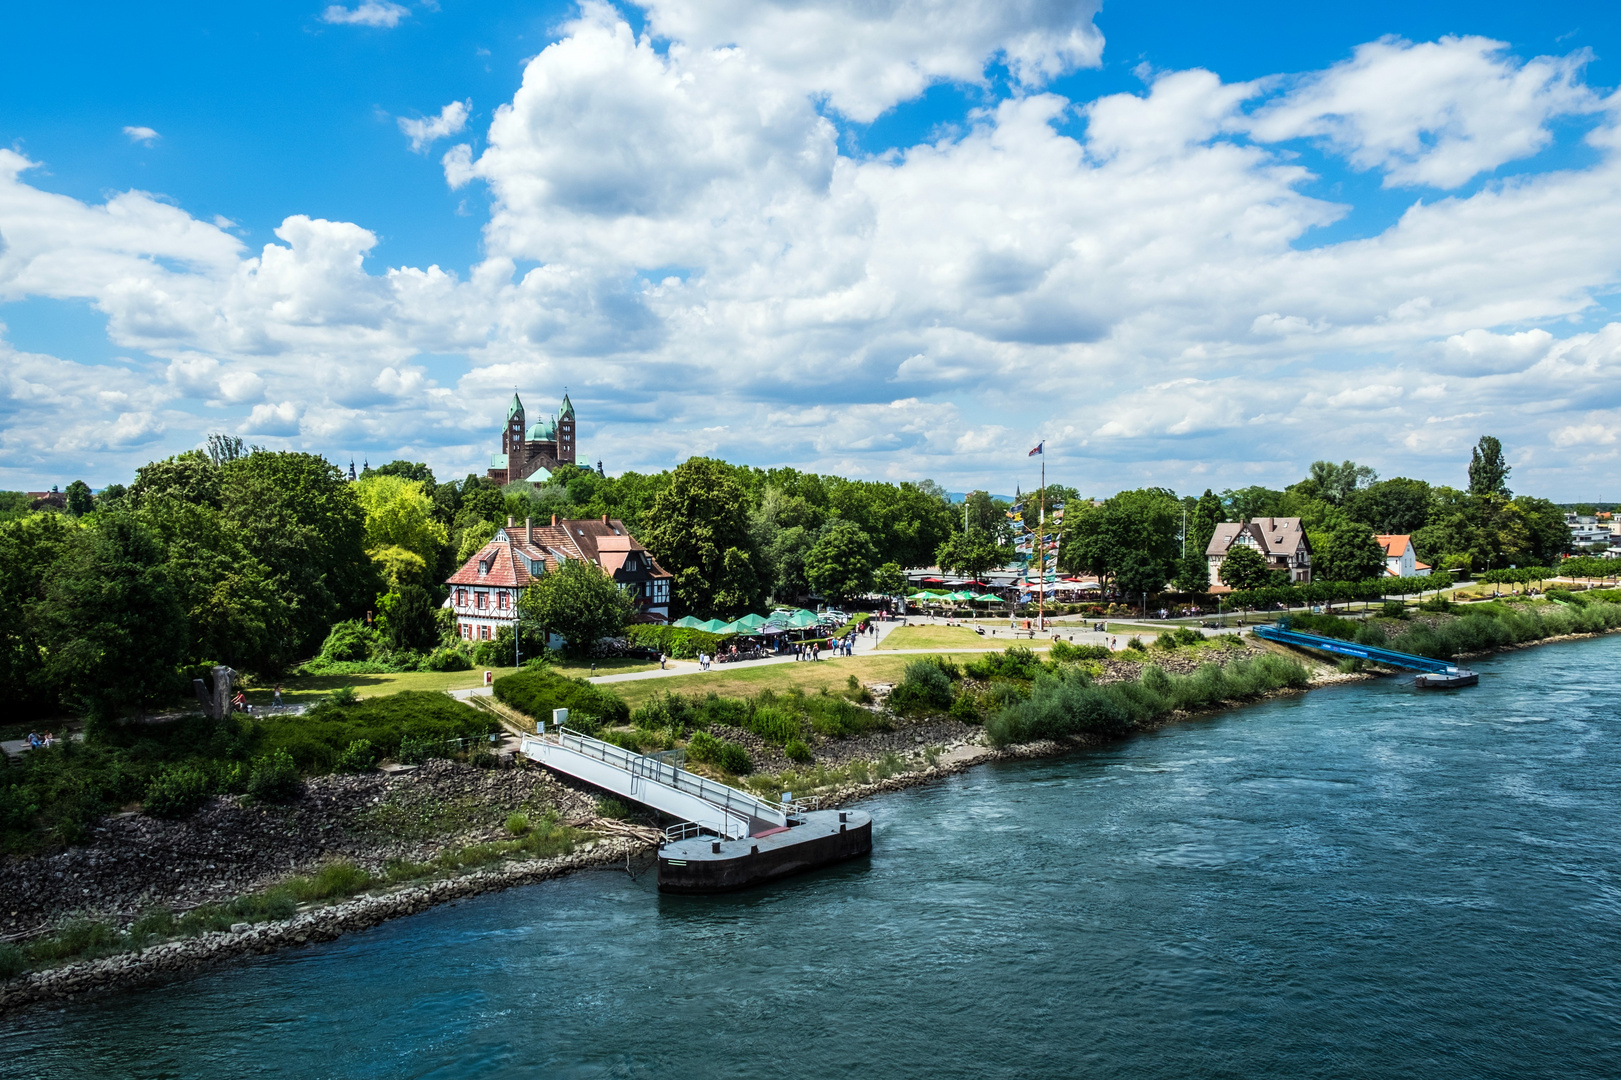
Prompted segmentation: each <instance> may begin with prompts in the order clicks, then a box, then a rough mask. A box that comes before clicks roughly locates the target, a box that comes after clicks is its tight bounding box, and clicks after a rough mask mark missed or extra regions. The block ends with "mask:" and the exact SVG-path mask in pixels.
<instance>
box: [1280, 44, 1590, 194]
mask: <svg viewBox="0 0 1621 1080" xmlns="http://www.w3.org/2000/svg"><path fill="white" fill-rule="evenodd" d="M1590 59H1591V57H1590V55H1589V54H1588V53H1587V52H1586V51H1585V50H1584V51H1581V52H1577V53H1573V54H1571V55H1569V56H1563V57H1551V56H1539V57H1537V58H1536V59H1534V60H1530V61H1528V62H1525V63H1521V62H1519V61H1518V60H1517V59H1515V58H1514V57H1513V56H1511V55H1510V54H1509V53H1508V46H1507V45H1506V44H1505V43H1503V42H1501V41H1492V40H1490V39H1488V38H1483V37H1444V38H1442V39H1441V40H1439V41H1433V42H1420V43H1418V44H1414V43H1412V42H1409V41H1403V40H1400V39H1398V38H1385V39H1382V40H1380V41H1376V42H1370V43H1368V44H1366V45H1361V46H1359V47H1358V48H1357V49H1356V52H1355V54H1354V55H1353V56H1352V58H1351V59H1349V60H1346V61H1344V62H1343V63H1339V64H1335V65H1334V66H1333V67H1331V68H1329V69H1328V70H1327V71H1322V72H1317V73H1314V74H1311V75H1307V76H1304V77H1302V78H1300V79H1298V80H1297V81H1296V85H1295V86H1294V87H1293V89H1292V90H1291V91H1290V92H1289V93H1288V94H1286V95H1285V96H1283V97H1282V98H1280V99H1279V100H1277V101H1274V102H1272V103H1270V104H1268V105H1267V106H1266V107H1264V108H1262V109H1261V110H1260V111H1259V112H1258V113H1257V114H1256V115H1255V117H1254V124H1253V126H1252V128H1251V130H1252V131H1253V133H1254V134H1255V136H1256V137H1257V138H1259V139H1264V140H1267V141H1278V140H1283V139H1293V138H1301V137H1320V138H1323V139H1325V140H1327V141H1328V142H1329V143H1330V144H1331V145H1332V146H1333V147H1334V149H1335V150H1336V151H1338V152H1340V153H1343V154H1345V155H1346V156H1347V157H1348V158H1349V159H1350V161H1351V163H1352V164H1354V165H1355V166H1357V167H1358V168H1361V169H1378V170H1381V171H1383V172H1384V174H1385V179H1384V183H1385V186H1387V187H1395V186H1409V185H1415V184H1426V185H1430V186H1432V187H1439V188H1452V187H1457V186H1458V185H1460V184H1463V183H1465V182H1467V181H1468V180H1469V179H1471V178H1472V177H1474V176H1477V175H1479V174H1480V173H1482V172H1489V171H1491V170H1492V169H1495V168H1496V167H1498V166H1499V165H1502V164H1504V163H1506V162H1509V161H1515V160H1518V159H1519V158H1524V157H1529V156H1530V155H1532V154H1535V153H1536V152H1538V151H1539V150H1541V149H1543V148H1544V147H1546V146H1547V145H1548V144H1549V143H1550V142H1552V141H1553V133H1552V132H1551V131H1550V130H1549V128H1548V124H1549V122H1550V121H1551V120H1554V119H1555V118H1558V117H1561V116H1569V115H1572V114H1577V113H1589V112H1595V111H1597V110H1598V109H1599V108H1601V107H1602V103H1601V101H1600V99H1599V97H1598V95H1597V94H1595V93H1594V92H1593V91H1592V90H1591V89H1589V88H1588V87H1586V86H1584V85H1582V83H1581V81H1580V79H1581V71H1582V68H1583V66H1584V65H1586V64H1587V62H1588V61H1589V60H1590Z"/></svg>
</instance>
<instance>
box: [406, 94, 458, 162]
mask: <svg viewBox="0 0 1621 1080" xmlns="http://www.w3.org/2000/svg"><path fill="white" fill-rule="evenodd" d="M472 108H473V101H472V99H471V98H469V99H468V100H466V101H452V102H451V103H450V104H449V105H446V106H445V107H444V108H443V109H440V110H439V115H438V116H428V117H423V118H422V119H416V120H413V119H411V118H410V117H405V116H402V117H400V118H399V125H400V130H401V131H402V132H404V133H405V134H406V135H407V136H408V137H409V138H410V140H411V149H412V150H413V151H414V152H416V153H421V152H423V151H424V150H426V149H427V148H428V144H429V143H432V142H434V141H435V140H436V139H443V138H446V137H448V136H451V135H456V134H459V133H460V132H461V130H462V129H463V128H465V127H466V126H467V114H468V112H469V111H471V109H472Z"/></svg>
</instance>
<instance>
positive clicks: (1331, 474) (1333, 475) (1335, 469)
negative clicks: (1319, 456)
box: [1296, 461, 1379, 506]
mask: <svg viewBox="0 0 1621 1080" xmlns="http://www.w3.org/2000/svg"><path fill="white" fill-rule="evenodd" d="M1377 479H1379V474H1378V473H1376V472H1374V471H1373V470H1372V469H1370V468H1368V467H1367V466H1366V465H1358V464H1357V463H1356V462H1354V461H1346V462H1342V463H1340V464H1338V465H1336V464H1334V463H1333V462H1332V461H1314V462H1312V463H1311V469H1310V470H1309V471H1308V472H1307V473H1306V479H1305V481H1304V482H1303V483H1301V484H1297V485H1296V487H1297V488H1299V489H1301V493H1302V494H1304V495H1307V496H1309V497H1312V498H1318V499H1322V500H1323V501H1324V502H1327V503H1329V504H1330V505H1333V506H1343V505H1344V504H1345V502H1346V500H1348V499H1350V498H1351V496H1353V495H1354V494H1356V492H1357V490H1358V489H1359V488H1365V487H1367V486H1368V485H1369V484H1371V483H1373V482H1374V481H1375V480H1377Z"/></svg>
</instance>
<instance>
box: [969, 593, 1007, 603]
mask: <svg viewBox="0 0 1621 1080" xmlns="http://www.w3.org/2000/svg"><path fill="white" fill-rule="evenodd" d="M975 599H978V600H983V601H985V602H986V603H988V604H1000V603H1001V602H1002V598H1001V597H1000V596H997V595H996V594H995V593H981V594H980V595H979V596H977V597H976V598H975Z"/></svg>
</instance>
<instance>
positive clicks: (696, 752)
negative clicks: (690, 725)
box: [687, 731, 721, 765]
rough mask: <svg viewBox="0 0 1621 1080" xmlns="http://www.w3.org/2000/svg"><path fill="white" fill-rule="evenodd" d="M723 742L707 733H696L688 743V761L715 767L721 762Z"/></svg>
mask: <svg viewBox="0 0 1621 1080" xmlns="http://www.w3.org/2000/svg"><path fill="white" fill-rule="evenodd" d="M720 747H721V741H720V740H719V739H717V738H715V737H714V736H713V735H711V734H709V732H707V731H695V732H693V733H692V738H691V739H690V740H688V742H687V760H688V761H696V762H698V763H699V764H703V765H713V764H714V763H715V762H717V761H719V760H720Z"/></svg>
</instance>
